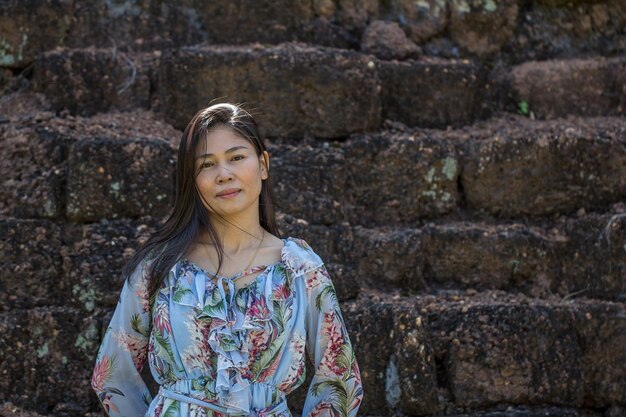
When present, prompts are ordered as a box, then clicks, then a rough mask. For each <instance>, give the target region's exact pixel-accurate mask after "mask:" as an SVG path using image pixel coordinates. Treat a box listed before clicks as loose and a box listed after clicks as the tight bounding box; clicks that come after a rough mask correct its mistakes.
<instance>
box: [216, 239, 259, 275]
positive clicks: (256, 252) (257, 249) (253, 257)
mask: <svg viewBox="0 0 626 417" xmlns="http://www.w3.org/2000/svg"><path fill="white" fill-rule="evenodd" d="M263 239H265V229H261V240H260V241H259V244H258V245H257V247H256V249H255V251H254V254H253V255H252V258H251V259H250V262H248V265H246V267H245V268H244V269H243V271H242V272H240V273H239V274H236V275H235V276H239V275H240V274H241V273H243V272H246V271H247V270H248V269H249V268H250V265H252V261H254V259H255V258H256V255H257V254H258V253H259V249H260V248H261V245H262V244H263ZM204 248H205V249H206V252H207V254H208V255H209V260H210V259H211V253H210V252H209V245H208V244H206V243H205V244H204Z"/></svg>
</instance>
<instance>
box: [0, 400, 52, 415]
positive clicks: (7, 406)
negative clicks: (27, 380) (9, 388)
mask: <svg viewBox="0 0 626 417" xmlns="http://www.w3.org/2000/svg"><path fill="white" fill-rule="evenodd" d="M0 417H43V416H42V415H41V414H39V413H36V412H34V411H30V410H25V409H23V408H21V407H18V406H16V405H14V404H13V403H12V402H6V403H4V404H2V405H0Z"/></svg>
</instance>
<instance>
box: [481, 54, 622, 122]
mask: <svg viewBox="0 0 626 417" xmlns="http://www.w3.org/2000/svg"><path fill="white" fill-rule="evenodd" d="M493 78H494V83H495V84H496V89H495V92H496V94H498V95H499V100H500V102H501V106H503V107H504V108H506V109H507V110H510V111H516V110H517V109H518V108H519V107H520V103H521V102H525V103H527V106H528V110H527V112H529V113H530V112H532V114H533V116H534V117H536V118H539V119H553V118H556V117H562V116H566V115H581V116H586V117H589V116H612V115H615V116H618V115H619V116H623V115H625V114H626V58H621V57H618V58H604V57H595V58H593V59H569V60H552V61H543V62H536V61H530V62H525V63H523V64H520V65H518V66H516V67H513V68H512V69H510V70H504V69H501V70H499V71H496V72H495V73H494V77H493Z"/></svg>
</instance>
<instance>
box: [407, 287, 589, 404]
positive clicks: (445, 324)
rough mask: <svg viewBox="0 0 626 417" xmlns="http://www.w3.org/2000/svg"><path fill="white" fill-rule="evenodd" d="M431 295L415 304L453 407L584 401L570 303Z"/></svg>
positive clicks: (502, 296)
mask: <svg viewBox="0 0 626 417" xmlns="http://www.w3.org/2000/svg"><path fill="white" fill-rule="evenodd" d="M489 295H493V298H491V299H490V297H489ZM429 298H430V297H426V298H424V299H423V300H420V303H419V304H420V305H421V306H423V307H422V308H421V311H422V313H423V314H425V315H427V316H428V320H429V325H430V329H431V335H432V337H433V339H434V340H433V345H434V346H435V351H436V353H435V354H436V355H437V356H438V357H441V358H444V360H443V362H442V366H443V368H444V370H445V371H444V372H445V374H446V377H447V378H448V379H447V380H448V381H449V387H450V392H451V395H452V398H453V399H454V400H453V401H454V405H455V406H456V407H471V408H474V409H476V408H486V407H490V406H493V405H496V404H501V403H507V404H511V405H515V404H518V405H528V404H541V403H546V402H549V403H551V404H555V405H560V406H568V407H580V406H582V404H583V402H584V392H585V386H584V383H583V381H582V376H583V369H582V367H581V359H582V350H581V346H580V345H579V343H578V337H577V335H576V332H575V328H576V326H575V322H574V320H573V319H572V310H573V308H572V307H571V306H567V305H563V306H559V305H558V304H554V303H553V302H548V301H540V300H531V299H526V298H524V297H517V298H515V296H513V295H500V294H496V293H492V294H488V293H484V294H480V293H479V294H478V295H477V296H476V298H475V299H472V297H464V296H463V297H458V296H452V297H450V298H447V299H446V298H445V297H439V298H438V300H437V302H435V303H432V302H429Z"/></svg>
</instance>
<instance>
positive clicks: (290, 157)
mask: <svg viewBox="0 0 626 417" xmlns="http://www.w3.org/2000/svg"><path fill="white" fill-rule="evenodd" d="M333 145H335V146H321V147H320V146H315V147H313V146H293V145H281V146H270V147H269V148H268V152H269V153H270V175H271V176H272V181H273V184H274V194H275V195H276V196H277V197H278V198H277V199H276V208H277V210H279V211H281V212H283V213H287V214H290V215H292V216H296V217H301V218H306V219H307V221H308V222H310V223H314V224H333V223H338V222H339V221H341V220H342V219H344V218H345V217H346V214H345V211H346V210H347V207H346V201H345V198H344V197H343V196H344V194H345V188H346V177H347V173H346V171H347V169H346V165H347V164H346V161H345V159H344V157H343V149H342V147H341V146H340V145H339V144H337V143H333Z"/></svg>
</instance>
